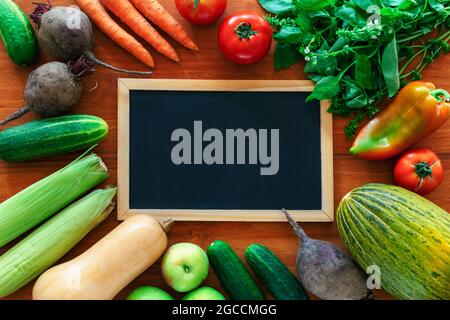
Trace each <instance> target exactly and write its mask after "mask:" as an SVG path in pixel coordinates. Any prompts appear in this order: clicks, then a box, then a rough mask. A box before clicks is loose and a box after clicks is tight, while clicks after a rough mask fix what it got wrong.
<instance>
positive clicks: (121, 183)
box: [117, 79, 334, 222]
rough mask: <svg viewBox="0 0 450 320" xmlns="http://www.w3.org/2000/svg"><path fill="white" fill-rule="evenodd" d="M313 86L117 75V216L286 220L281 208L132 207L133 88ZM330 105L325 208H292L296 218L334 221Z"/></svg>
mask: <svg viewBox="0 0 450 320" xmlns="http://www.w3.org/2000/svg"><path fill="white" fill-rule="evenodd" d="M313 89H314V84H313V83H312V82H311V81H308V80H278V81H273V80H270V81H267V80H176V79H170V80H169V79H164V80H162V79H118V170H117V176H118V177H117V178H118V187H119V193H118V206H117V208H118V219H119V220H125V219H127V218H128V217H130V216H132V215H135V214H151V215H152V216H154V217H155V218H158V219H163V218H167V217H169V216H170V218H172V219H173V220H176V221H265V222H269V221H285V218H284V216H283V215H282V214H281V212H280V211H278V210H178V209H174V210H171V209H164V210H161V209H131V208H130V205H129V192H130V189H129V187H130V186H129V155H130V147H129V135H130V128H129V125H130V90H158V91H164V90H167V91H244V92H245V91H248V92H252V91H272V92H274V91H276V92H283V91H284V92H312V90H313ZM328 106H329V102H328V101H321V112H320V118H321V119H320V126H321V127H320V131H321V155H322V159H321V168H322V209H321V210H295V211H290V213H291V214H292V215H293V217H294V219H296V220H297V221H302V222H331V221H334V191H333V122H332V116H331V114H329V113H328V112H327V108H328ZM280 209H281V208H280Z"/></svg>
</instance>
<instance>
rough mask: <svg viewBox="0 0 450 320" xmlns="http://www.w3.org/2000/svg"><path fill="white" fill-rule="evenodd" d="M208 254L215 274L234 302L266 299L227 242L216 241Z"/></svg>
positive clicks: (209, 248)
mask: <svg viewBox="0 0 450 320" xmlns="http://www.w3.org/2000/svg"><path fill="white" fill-rule="evenodd" d="M207 253H208V258H209V262H210V264H211V266H212V268H213V270H214V272H215V273H216V275H217V277H218V278H219V280H220V282H221V283H222V286H223V287H224V289H225V290H226V291H227V292H228V294H229V295H230V298H231V299H232V300H265V299H266V297H265V296H264V293H263V292H262V291H261V289H260V288H259V287H258V285H257V284H256V282H255V280H254V279H253V278H252V276H251V275H250V273H249V271H248V270H247V268H246V267H245V266H244V264H243V263H242V261H241V259H239V257H238V256H237V254H236V253H235V252H234V251H233V249H231V247H230V246H229V245H228V244H227V243H226V242H223V241H220V240H216V241H214V242H213V243H211V244H210V245H209V247H208V252H207Z"/></svg>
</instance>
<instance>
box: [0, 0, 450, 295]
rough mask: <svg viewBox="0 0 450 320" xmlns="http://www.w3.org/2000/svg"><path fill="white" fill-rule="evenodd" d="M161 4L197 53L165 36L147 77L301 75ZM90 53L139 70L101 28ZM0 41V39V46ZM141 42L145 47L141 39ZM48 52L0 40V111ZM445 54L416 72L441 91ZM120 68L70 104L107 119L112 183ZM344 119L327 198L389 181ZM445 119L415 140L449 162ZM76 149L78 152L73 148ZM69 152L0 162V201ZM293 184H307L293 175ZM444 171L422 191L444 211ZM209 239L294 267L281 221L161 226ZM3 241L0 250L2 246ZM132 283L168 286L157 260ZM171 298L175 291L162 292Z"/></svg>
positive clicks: (18, 102)
mask: <svg viewBox="0 0 450 320" xmlns="http://www.w3.org/2000/svg"><path fill="white" fill-rule="evenodd" d="M160 1H161V3H163V5H164V6H165V7H166V8H167V10H168V11H169V12H171V13H172V14H173V15H174V16H175V17H176V18H177V19H178V20H179V21H180V22H182V23H183V24H184V25H185V26H186V28H187V29H188V31H189V32H190V34H191V35H192V36H193V38H194V39H195V41H196V43H197V44H198V45H199V47H200V49H201V51H200V52H199V53H194V52H190V51H188V50H187V49H184V48H182V47H181V46H180V45H178V44H177V43H175V42H174V41H172V40H169V41H170V42H171V43H172V44H173V45H174V47H175V48H176V50H177V51H178V53H179V55H180V57H181V59H182V62H181V63H180V64H176V63H173V62H171V61H169V60H167V59H166V58H164V57H162V56H161V55H159V54H157V53H155V52H154V51H153V50H151V52H152V54H153V53H154V57H155V61H156V64H157V66H156V69H155V73H154V76H153V78H168V79H269V80H274V81H276V80H280V79H285V80H287V79H305V76H304V74H303V71H302V70H303V65H302V64H300V63H299V64H297V65H295V66H293V67H291V68H290V69H288V70H283V71H276V70H275V69H274V68H273V50H272V52H271V54H270V55H269V56H268V57H267V58H265V59H264V60H263V61H262V62H261V63H258V64H255V65H251V66H239V65H235V64H233V63H230V62H228V61H226V60H225V59H224V58H223V56H222V54H221V53H220V51H219V49H218V47H217V41H216V31H217V24H215V25H213V26H210V27H192V26H190V25H189V24H188V23H187V22H186V21H185V20H183V19H182V18H181V16H180V15H179V14H178V12H177V10H176V8H175V4H174V0H160ZM52 2H53V3H54V4H55V5H71V4H73V3H74V1H71V0H60V1H57V0H53V1H52ZM228 2H229V4H228V8H227V12H226V13H225V14H230V13H232V12H235V11H240V10H252V11H257V12H262V10H261V9H260V8H259V6H258V4H257V1H256V0H245V1H242V0H229V1H228ZM17 3H18V4H19V5H20V6H21V7H22V9H24V11H25V12H26V13H27V14H29V13H31V11H32V8H33V5H32V4H31V1H25V0H17ZM95 41H96V44H95V48H94V52H95V53H96V55H97V56H98V57H99V58H101V59H103V60H105V61H107V62H109V63H111V64H113V65H117V66H120V67H125V68H129V69H146V68H145V66H144V65H143V64H141V63H140V62H139V61H138V60H136V59H135V58H133V57H132V56H131V55H129V54H128V53H127V52H125V51H124V50H122V49H121V48H120V47H119V46H117V45H116V44H114V43H113V42H112V41H111V40H110V39H108V38H107V37H106V36H104V35H103V34H102V33H101V32H99V31H97V30H96V31H95ZM0 46H1V45H0ZM147 47H149V46H147ZM51 60H52V58H51V57H50V56H49V55H48V54H46V53H44V52H42V54H41V58H40V59H39V61H38V63H36V64H35V65H34V66H32V67H29V68H26V69H23V68H19V67H17V66H15V65H14V64H13V63H11V61H10V59H9V57H8V56H7V54H6V53H5V50H4V49H3V48H2V47H0V70H1V72H0V117H1V118H4V117H5V116H7V115H9V114H10V113H12V112H13V111H14V110H16V108H18V107H20V106H22V104H23V103H24V100H23V89H24V84H25V81H26V79H27V76H28V74H29V72H30V71H31V70H32V69H34V68H35V67H37V66H38V65H40V64H42V63H44V62H47V61H51ZM449 65H450V55H448V56H446V57H441V58H439V59H438V60H437V61H436V62H435V63H434V64H433V65H432V66H431V67H430V68H428V69H427V70H426V72H425V74H424V76H425V79H426V80H428V81H432V82H434V83H436V85H438V86H439V87H442V88H444V89H447V90H449V89H450V77H448V74H447V72H448V66H449ZM121 76H123V75H121V74H117V73H114V72H112V71H110V70H107V69H104V68H102V67H98V68H97V72H96V73H95V74H93V75H91V76H89V77H88V78H85V79H84V80H83V88H84V94H83V97H82V99H81V101H80V103H79V104H78V105H77V107H76V108H75V110H74V112H75V113H80V114H93V115H96V116H100V117H102V118H103V119H105V120H106V121H107V122H108V124H109V126H110V129H111V131H110V135H109V137H108V138H107V139H106V141H104V142H103V143H102V144H101V145H100V146H99V147H98V148H97V149H96V152H97V153H98V154H99V155H100V156H101V157H102V158H103V159H104V161H105V162H106V164H107V166H108V168H109V170H110V172H111V177H110V179H109V180H108V181H107V183H109V184H111V183H112V184H114V183H116V182H117V179H116V171H117V143H116V141H117V100H116V96H117V79H118V78H119V77H121ZM49 94H51V92H49ZM34 118H35V116H34V115H32V114H28V115H27V116H25V117H23V118H22V119H20V120H19V121H15V122H14V124H15V125H17V124H19V123H23V122H26V121H29V120H31V119H34ZM346 121H347V120H345V119H341V118H338V117H335V119H334V187H335V205H337V204H338V203H339V200H340V199H341V198H342V197H343V196H344V195H345V194H346V193H347V192H349V191H350V190H351V189H352V188H354V187H357V186H359V185H362V184H365V183H368V182H383V183H392V177H391V174H392V169H393V162H392V161H383V162H367V161H363V160H358V159H355V158H353V157H351V156H350V155H349V154H348V153H347V150H348V147H349V145H350V141H348V140H347V139H346V138H345V137H344V134H343V127H344V125H345V123H346ZM449 142H450V122H448V123H447V124H446V125H445V126H444V127H443V128H442V129H440V130H439V131H438V132H437V133H435V134H434V135H432V136H431V137H429V138H428V139H426V140H424V141H422V142H421V143H420V146H427V147H430V148H432V149H433V150H434V151H435V152H437V153H438V154H439V156H440V157H441V159H442V160H443V164H444V166H445V167H450V146H449ZM77 155H78V154H77ZM75 157H76V155H75V154H70V155H65V156H60V157H55V158H50V159H44V160H38V161H32V162H26V163H17V164H8V163H6V162H0V173H1V174H0V200H1V201H3V200H5V199H7V198H8V197H10V196H12V195H14V194H15V193H17V192H18V191H20V190H22V189H23V188H25V187H27V186H29V185H30V184H32V183H34V182H36V181H38V180H39V179H41V178H44V177H45V176H47V175H49V174H50V173H52V172H54V171H56V170H57V169H59V168H61V167H63V166H64V165H66V164H67V163H68V162H70V161H71V160H73V159H74V158H75ZM299 183H308V182H307V181H299ZM449 191H450V178H447V179H444V182H443V184H442V185H441V186H440V188H439V189H438V190H437V191H435V192H434V193H433V194H432V195H431V196H430V197H429V198H430V199H431V200H432V201H434V202H436V203H437V204H438V205H440V206H442V207H443V208H444V209H446V210H450V198H449V197H448V194H449ZM118 224H119V222H118V221H117V220H116V212H115V211H114V212H113V213H112V214H111V216H110V217H109V218H108V219H107V220H106V221H105V222H103V223H102V224H101V225H100V226H99V227H97V228H96V229H94V230H93V231H92V232H91V233H90V234H89V235H87V236H86V237H85V238H84V239H83V240H82V241H81V242H80V243H79V244H78V245H77V246H76V247H75V248H74V249H73V250H71V251H70V252H69V253H68V254H67V255H66V256H65V257H64V258H63V259H62V260H61V261H60V262H63V261H67V260H69V259H72V258H74V257H76V256H78V255H79V254H81V253H83V252H84V251H85V250H87V249H88V248H89V247H91V246H92V245H93V244H94V243H95V242H96V241H98V240H99V239H101V238H102V237H103V236H104V235H106V234H107V233H108V232H109V231H111V230H112V229H113V228H114V227H116V226H117V225H118ZM303 227H304V229H305V230H306V232H307V233H308V234H309V235H310V236H311V237H313V238H318V239H322V240H326V241H330V242H332V243H335V244H336V245H338V246H339V247H341V248H344V245H343V243H342V241H341V240H340V238H339V235H338V232H337V229H336V225H335V223H304V224H303ZM215 239H222V240H225V241H227V242H229V243H230V244H231V246H232V247H233V248H234V249H236V251H237V252H238V254H240V255H241V256H242V254H243V252H244V250H245V248H246V247H247V246H248V245H249V244H251V243H253V242H257V243H261V244H263V245H266V246H268V247H269V248H270V249H272V250H273V251H274V252H275V253H276V254H277V255H278V256H279V257H280V258H281V260H282V261H283V262H284V263H286V264H287V265H288V267H289V268H290V269H291V270H295V256H296V251H297V245H298V240H297V238H296V237H295V236H294V234H293V233H292V230H291V228H290V227H289V225H288V224H287V223H209V222H208V223H206V222H204V223H199V222H193V223H191V222H189V223H188V222H183V223H181V222H179V223H176V224H175V225H174V227H173V229H172V230H171V232H170V233H169V241H170V243H171V244H173V243H177V242H193V243H196V244H198V245H200V246H201V247H203V248H206V247H207V246H208V244H210V243H211V242H212V241H213V240H215ZM10 247H11V245H8V246H7V247H5V248H2V249H0V253H2V252H5V251H6V250H7V249H8V248H10ZM33 283H34V282H32V283H30V284H29V285H27V286H26V287H24V288H22V289H21V290H19V291H17V292H16V293H14V294H12V295H11V296H9V297H8V299H30V298H31V291H32V286H33ZM206 284H207V285H209V286H212V287H215V288H218V289H219V290H221V287H220V284H219V283H218V280H217V278H216V277H215V275H214V274H213V272H210V276H209V277H208V279H207V281H206ZM140 285H155V286H159V287H161V288H164V289H167V290H169V288H168V287H167V286H166V285H165V284H164V283H163V280H162V278H161V273H160V265H159V262H158V263H156V264H155V265H153V266H152V267H151V268H150V269H149V270H147V271H145V272H144V273H143V274H142V275H141V276H139V277H138V278H137V279H136V280H135V281H133V282H132V283H131V284H130V285H129V286H128V287H127V288H126V289H124V290H123V291H122V292H121V293H120V294H119V295H118V296H117V298H118V299H123V298H125V297H126V296H127V294H128V293H129V292H130V291H131V290H132V289H134V288H136V287H138V286H140ZM169 292H171V293H172V294H174V295H175V296H176V297H179V295H177V294H175V293H174V292H172V291H170V290H169ZM376 296H377V298H379V299H390V298H391V297H390V296H389V295H388V294H387V293H385V292H383V291H382V290H378V291H377V292H376Z"/></svg>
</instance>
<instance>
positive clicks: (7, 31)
mask: <svg viewBox="0 0 450 320" xmlns="http://www.w3.org/2000/svg"><path fill="white" fill-rule="evenodd" d="M0 38H1V39H2V41H3V44H4V45H5V48H6V51H7V52H8V55H9V56H10V57H11V59H12V60H13V61H14V63H15V64H17V65H19V66H22V67H23V66H28V65H30V64H32V63H33V62H35V61H36V59H37V57H38V45H37V40H36V36H35V34H34V30H33V27H32V26H31V23H30V21H29V20H28V17H27V16H26V15H25V13H24V12H23V11H22V9H20V7H19V6H18V5H17V4H16V3H15V2H14V1H12V0H0Z"/></svg>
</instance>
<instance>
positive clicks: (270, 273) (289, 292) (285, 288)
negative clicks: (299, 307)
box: [245, 244, 309, 300]
mask: <svg viewBox="0 0 450 320" xmlns="http://www.w3.org/2000/svg"><path fill="white" fill-rule="evenodd" d="M245 259H246V260H247V263H248V264H249V266H250V267H251V268H252V270H253V272H254V273H255V274H256V275H257V276H258V278H260V279H261V281H262V282H263V283H264V285H265V286H266V287H267V289H269V291H270V293H272V295H273V296H274V298H275V299H277V300H309V297H308V295H307V294H306V292H305V289H304V288H303V286H302V284H301V283H300V281H298V279H297V278H296V277H295V276H294V274H292V272H291V271H289V269H288V268H287V267H286V266H285V265H284V264H283V263H282V262H281V261H280V259H278V257H277V256H276V255H275V254H274V253H273V252H272V251H270V250H269V249H268V248H266V247H264V246H262V245H260V244H251V245H250V246H249V247H248V248H247V250H245Z"/></svg>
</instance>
